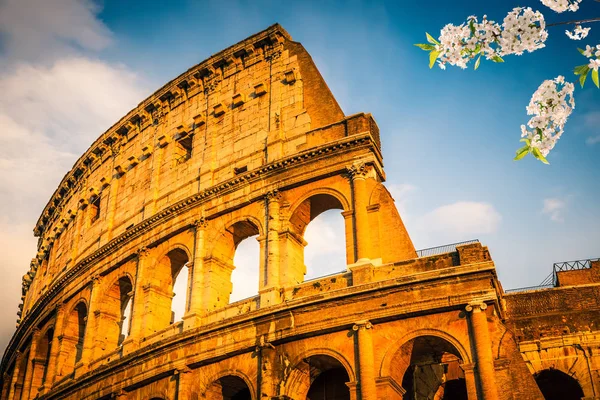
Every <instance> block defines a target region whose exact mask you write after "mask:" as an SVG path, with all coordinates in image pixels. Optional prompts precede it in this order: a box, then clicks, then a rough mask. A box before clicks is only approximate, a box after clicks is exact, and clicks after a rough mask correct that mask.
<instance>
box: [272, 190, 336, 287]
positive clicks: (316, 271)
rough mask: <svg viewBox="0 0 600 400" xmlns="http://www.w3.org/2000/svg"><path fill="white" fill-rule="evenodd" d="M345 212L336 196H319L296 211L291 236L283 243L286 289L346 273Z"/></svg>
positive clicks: (312, 197) (309, 199)
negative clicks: (342, 272) (344, 271)
mask: <svg viewBox="0 0 600 400" xmlns="http://www.w3.org/2000/svg"><path fill="white" fill-rule="evenodd" d="M343 209H344V207H343V205H342V203H341V202H340V200H339V199H337V198H336V197H335V196H333V195H330V194H316V195H314V196H311V197H309V198H308V199H306V200H304V201H303V202H302V203H301V204H300V205H299V206H298V207H296V209H295V210H294V211H293V213H292V215H291V217H290V220H289V231H290V234H289V235H287V237H286V238H284V241H283V243H284V245H283V247H284V251H285V255H286V271H285V276H286V277H285V279H286V282H285V283H284V284H285V285H286V286H287V285H289V286H293V285H297V284H299V283H302V282H303V281H304V280H305V279H313V278H317V277H320V276H325V275H329V274H332V273H336V272H341V271H343V270H345V267H346V265H347V240H346V221H345V219H344V217H343V216H342V215H341V212H340V211H342V210H343ZM305 265H306V268H305ZM305 274H306V277H305V276H304V275H305Z"/></svg>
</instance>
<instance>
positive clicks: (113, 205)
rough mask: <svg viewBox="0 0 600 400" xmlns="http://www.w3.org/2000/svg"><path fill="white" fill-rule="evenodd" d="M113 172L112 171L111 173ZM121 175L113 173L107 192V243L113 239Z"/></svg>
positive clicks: (114, 156)
mask: <svg viewBox="0 0 600 400" xmlns="http://www.w3.org/2000/svg"><path fill="white" fill-rule="evenodd" d="M115 158H116V154H115V153H114V152H113V168H114V167H115V162H114V160H115ZM113 172H114V171H113ZM121 178H122V175H119V173H116V172H115V175H114V177H113V179H112V180H111V182H110V190H109V191H108V201H107V207H106V232H107V237H106V241H107V242H108V241H109V240H110V239H112V237H113V225H114V223H115V212H116V209H117V195H118V193H119V186H120V184H121Z"/></svg>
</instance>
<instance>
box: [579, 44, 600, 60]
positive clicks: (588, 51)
mask: <svg viewBox="0 0 600 400" xmlns="http://www.w3.org/2000/svg"><path fill="white" fill-rule="evenodd" d="M583 55H584V56H586V57H588V58H590V57H593V56H596V57H597V58H600V44H598V45H596V47H594V46H590V45H589V44H588V45H586V46H585V50H584V51H583Z"/></svg>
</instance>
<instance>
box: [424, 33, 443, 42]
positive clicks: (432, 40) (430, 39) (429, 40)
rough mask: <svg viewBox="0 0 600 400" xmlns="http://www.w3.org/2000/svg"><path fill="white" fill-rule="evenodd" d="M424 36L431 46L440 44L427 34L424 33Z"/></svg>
mask: <svg viewBox="0 0 600 400" xmlns="http://www.w3.org/2000/svg"><path fill="white" fill-rule="evenodd" d="M425 35H427V41H428V42H429V43H431V44H440V42H438V41H437V40H435V39H434V38H433V36H431V35H430V34H429V33H427V32H425Z"/></svg>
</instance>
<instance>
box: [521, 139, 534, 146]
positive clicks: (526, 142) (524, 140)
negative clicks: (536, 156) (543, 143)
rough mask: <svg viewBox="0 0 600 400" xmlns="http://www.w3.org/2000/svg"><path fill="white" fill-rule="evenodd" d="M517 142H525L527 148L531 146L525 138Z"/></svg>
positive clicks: (529, 141)
mask: <svg viewBox="0 0 600 400" xmlns="http://www.w3.org/2000/svg"><path fill="white" fill-rule="evenodd" d="M519 142H525V144H526V145H527V146H531V140H529V139H527V138H523V139H521V140H519Z"/></svg>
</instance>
